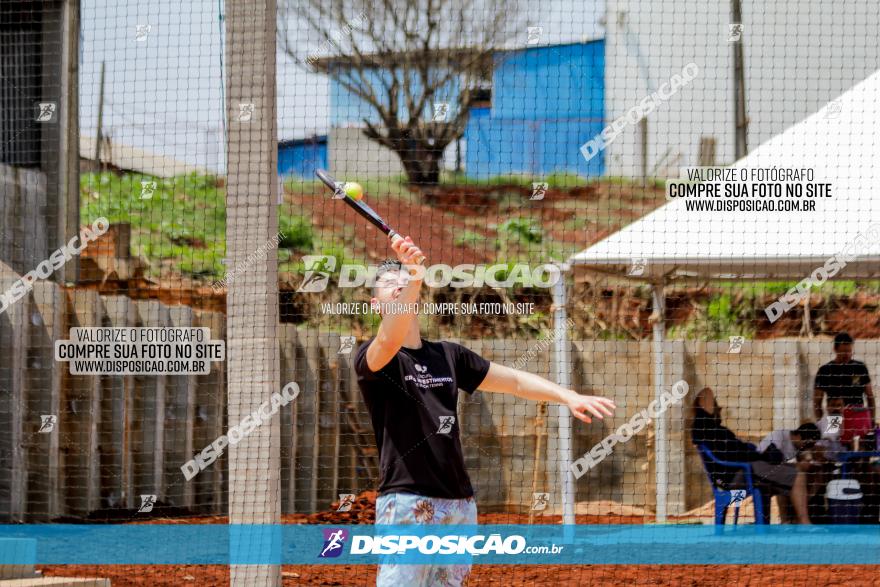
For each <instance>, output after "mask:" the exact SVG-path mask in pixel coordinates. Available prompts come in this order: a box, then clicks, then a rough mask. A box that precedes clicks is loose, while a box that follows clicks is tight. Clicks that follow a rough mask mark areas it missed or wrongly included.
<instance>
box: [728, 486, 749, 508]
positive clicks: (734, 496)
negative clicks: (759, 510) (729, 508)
mask: <svg viewBox="0 0 880 587" xmlns="http://www.w3.org/2000/svg"><path fill="white" fill-rule="evenodd" d="M745 500H746V490H745V489H733V490H731V491H730V503H729V504H728V505H733V504H737V503H742V502H744V501H745Z"/></svg>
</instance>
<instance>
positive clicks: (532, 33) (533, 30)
mask: <svg viewBox="0 0 880 587" xmlns="http://www.w3.org/2000/svg"><path fill="white" fill-rule="evenodd" d="M542 34H544V27H541V26H530V27H529V28H528V35H529V36H528V38H527V39H526V45H537V44H538V43H540V42H541V35H542Z"/></svg>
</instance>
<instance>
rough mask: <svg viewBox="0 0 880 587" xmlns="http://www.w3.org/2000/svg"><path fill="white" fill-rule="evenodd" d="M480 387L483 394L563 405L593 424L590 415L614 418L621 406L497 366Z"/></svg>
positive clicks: (532, 375) (608, 400) (530, 374)
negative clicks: (614, 412)
mask: <svg viewBox="0 0 880 587" xmlns="http://www.w3.org/2000/svg"><path fill="white" fill-rule="evenodd" d="M479 388H480V389H481V390H483V391H490V392H495V393H507V394H510V395H515V396H516V397H521V398H523V399H529V400H534V401H546V402H554V403H557V404H563V405H566V406H568V409H570V410H571V413H572V414H574V416H575V417H576V418H577V419H579V420H583V421H584V422H588V423H589V422H592V419H591V418H590V417H589V416H588V415H587V412H589V413H590V414H592V415H593V416H595V417H597V418H599V419H600V420H602V419H604V418H605V416H610V415H611V414H612V410H614V409H615V408H616V407H617V406H615V405H614V402H613V401H611V400H610V399H608V398H604V397H599V396H595V395H580V394H579V393H577V392H576V391H572V390H571V389H566V388H564V387H562V386H560V385H557V384H555V383H553V382H552V381H548V380H547V379H544V378H543V377H540V376H538V375H534V374H533V373H527V372H526V371H519V370H518V369H511V368H510V367H505V366H504V365H498V364H496V363H491V364H490V365H489V372H488V373H486V378H485V379H483V382H482V383H481V384H480V387H479Z"/></svg>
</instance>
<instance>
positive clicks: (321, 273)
mask: <svg viewBox="0 0 880 587" xmlns="http://www.w3.org/2000/svg"><path fill="white" fill-rule="evenodd" d="M303 265H305V267H306V275H305V277H304V278H303V282H302V284H301V285H300V286H299V288H298V289H297V290H296V291H297V293H316V292H319V291H324V290H325V289H327V283H328V282H329V281H330V273H331V272H332V271H333V270H334V269H336V257H333V256H331V255H304V256H303Z"/></svg>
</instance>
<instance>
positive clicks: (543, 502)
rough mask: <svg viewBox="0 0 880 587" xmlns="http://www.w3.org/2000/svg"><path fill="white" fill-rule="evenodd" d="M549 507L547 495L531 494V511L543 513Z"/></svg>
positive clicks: (548, 496)
mask: <svg viewBox="0 0 880 587" xmlns="http://www.w3.org/2000/svg"><path fill="white" fill-rule="evenodd" d="M548 505H550V494H549V493H533V494H532V511H534V512H543V511H544V510H546V509H547V506H548Z"/></svg>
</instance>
